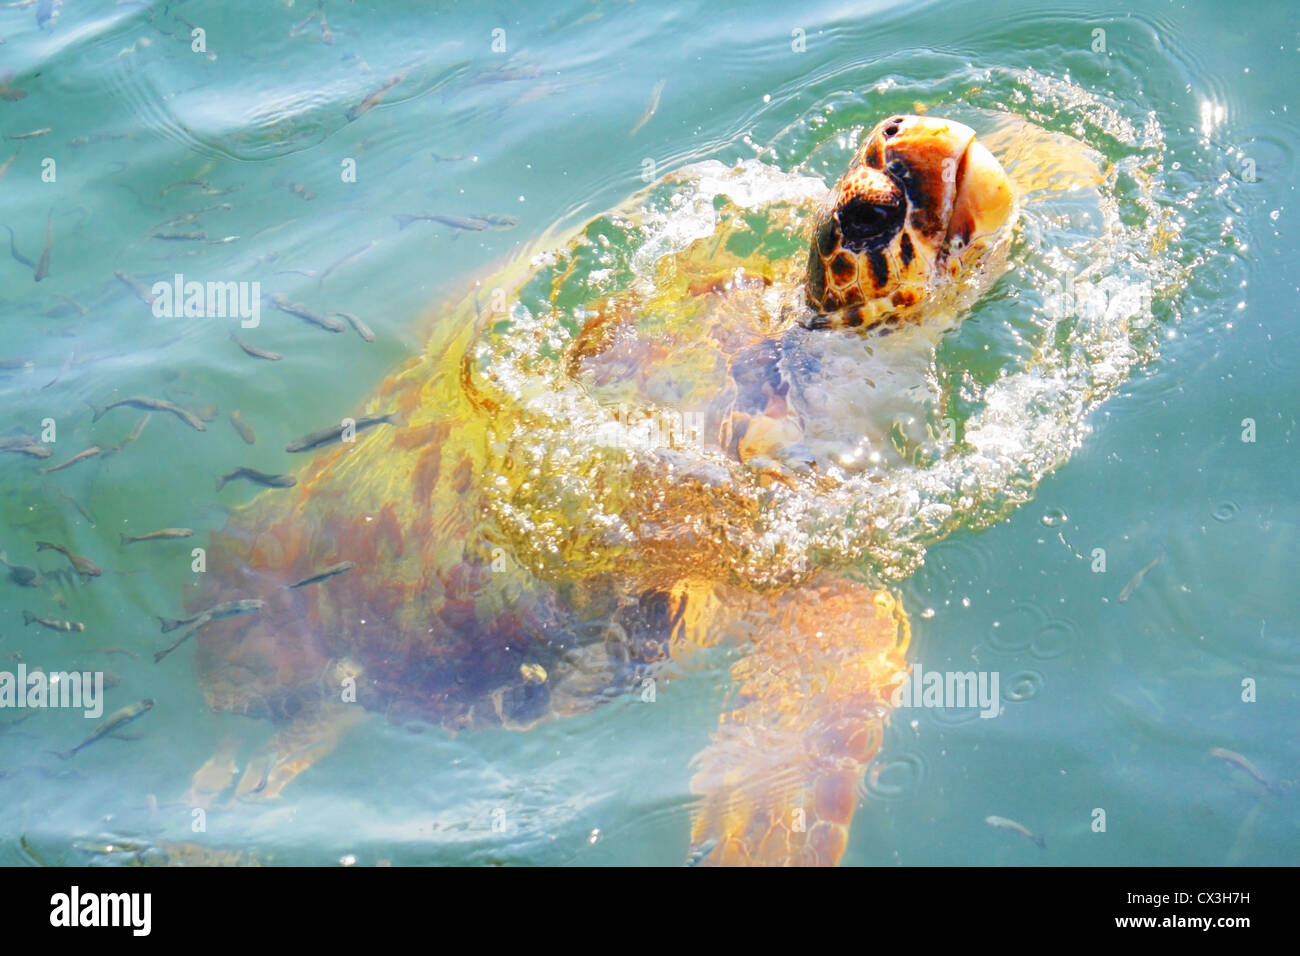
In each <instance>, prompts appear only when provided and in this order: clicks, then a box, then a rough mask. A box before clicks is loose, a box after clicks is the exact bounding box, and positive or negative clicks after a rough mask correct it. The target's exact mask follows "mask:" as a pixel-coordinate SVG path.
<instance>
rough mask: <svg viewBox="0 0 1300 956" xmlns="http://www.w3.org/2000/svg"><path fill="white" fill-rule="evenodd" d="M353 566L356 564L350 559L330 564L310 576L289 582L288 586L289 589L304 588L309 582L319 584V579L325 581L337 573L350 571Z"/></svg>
mask: <svg viewBox="0 0 1300 956" xmlns="http://www.w3.org/2000/svg"><path fill="white" fill-rule="evenodd" d="M355 567H356V565H355V564H353V563H352V562H351V561H341V562H339V563H338V564H333V565H330V566H329V567H328V568H326V569H325V570H324V571H319V572H317V573H316V574H313V575H311V576H310V577H305V578H303V579H302V580H301V581H298V582H296V583H294V584H290V585H289V588H290V589H293V588H305V587H307V585H309V584H319V583H320V582H321V581H326V580H328V579H330V578H332V577H334V576H335V575H337V574H343V573H344V572H347V571H351V570H352V569H353V568H355Z"/></svg>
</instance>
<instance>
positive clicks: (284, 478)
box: [217, 468, 298, 491]
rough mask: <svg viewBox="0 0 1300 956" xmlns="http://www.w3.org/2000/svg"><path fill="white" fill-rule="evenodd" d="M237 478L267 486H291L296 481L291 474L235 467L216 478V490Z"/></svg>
mask: <svg viewBox="0 0 1300 956" xmlns="http://www.w3.org/2000/svg"><path fill="white" fill-rule="evenodd" d="M237 478H246V479H248V480H249V481H253V482H256V483H257V484H259V485H266V487H268V488H292V487H293V486H294V485H296V484H297V483H298V479H297V478H295V477H293V475H269V474H267V473H266V472H264V471H258V470H257V469H256V468H236V469H235V470H234V471H232V472H230V474H228V475H222V476H221V477H220V478H218V479H217V491H220V490H221V489H222V488H224V487H226V485H227V484H228V483H229V482H232V481H234V480H236V479H237Z"/></svg>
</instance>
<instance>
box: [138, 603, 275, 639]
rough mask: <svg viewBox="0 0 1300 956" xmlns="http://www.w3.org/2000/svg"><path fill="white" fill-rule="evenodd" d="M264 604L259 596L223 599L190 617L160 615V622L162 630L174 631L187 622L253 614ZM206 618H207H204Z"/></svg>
mask: <svg viewBox="0 0 1300 956" xmlns="http://www.w3.org/2000/svg"><path fill="white" fill-rule="evenodd" d="M264 604H265V602H264V601H261V600H259V599H258V598H240V599H239V600H237V601H223V602H221V603H220V604H214V605H213V606H212V607H210V608H207V609H206V610H203V611H200V612H199V613H198V614H192V615H190V616H189V617H180V618H173V617H160V618H158V623H159V624H160V625H162V628H161V629H162V632H163V633H164V634H166V633H167V632H168V631H174V630H176V629H177V628H178V627H184V626H185V625H186V624H194V623H196V622H198V621H203V623H204V624H206V623H208V621H224V620H225V619H226V618H228V617H238V616H239V615H240V614H252V613H253V612H254V611H260V610H261V609H262V606H263V605H264ZM205 618H206V619H207V620H204V619H205Z"/></svg>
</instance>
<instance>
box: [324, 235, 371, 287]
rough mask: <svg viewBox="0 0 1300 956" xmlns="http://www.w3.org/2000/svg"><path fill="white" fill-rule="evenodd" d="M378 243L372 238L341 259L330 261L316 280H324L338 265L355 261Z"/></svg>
mask: <svg viewBox="0 0 1300 956" xmlns="http://www.w3.org/2000/svg"><path fill="white" fill-rule="evenodd" d="M378 243H379V240H378V239H372V240H370V242H367V243H366V244H365V245H364V246H361V247H360V248H359V249H354V250H352V251H351V252H349V253H348V254H347V255H346V256H344V257H343V258H342V259H338V260H336V261H335V262H333V263H331V264H330V265H329V266H327V267H326V269H325V271H323V272H322V273H321V274H320V275H319V276H317V277H316V281H317V282H324V281H325V277H326V276H328V275H329V274H330V273H331V272H333V271H334V270H335V269H337V268H339V267H340V266H345V265H347V264H348V263H350V262H355V261H356V260H357V259H360V258H361V257H362V256H363V255H365V254H366V253H367V252H369V251H370V250H371V249H373V248H374V247H375V246H376V245H377V244H378Z"/></svg>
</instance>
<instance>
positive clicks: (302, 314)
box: [271, 295, 347, 332]
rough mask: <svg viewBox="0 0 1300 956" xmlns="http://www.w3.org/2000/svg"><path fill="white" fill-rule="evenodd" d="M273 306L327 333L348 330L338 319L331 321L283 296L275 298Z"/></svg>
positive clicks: (273, 298) (272, 301)
mask: <svg viewBox="0 0 1300 956" xmlns="http://www.w3.org/2000/svg"><path fill="white" fill-rule="evenodd" d="M271 304H272V305H273V306H275V307H276V308H277V309H279V310H280V311H281V312H287V313H288V314H289V315H293V316H297V317H298V318H300V319H302V320H303V321H304V322H310V323H311V324H312V325H315V326H318V327H320V328H322V329H325V330H326V331H327V332H343V331H346V329H347V326H346V325H344V324H343V323H342V322H339V321H338V320H337V319H331V318H329V317H328V316H324V315H317V314H316V313H315V312H312V311H310V310H309V309H308V308H307V307H306V306H303V305H297V304H295V303H293V302H290V301H289V300H288V299H286V298H285V297H284V296H282V295H277V296H273V297H272V298H271Z"/></svg>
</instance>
